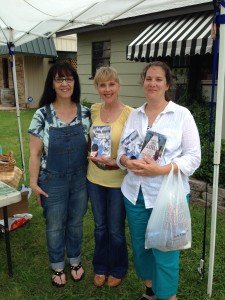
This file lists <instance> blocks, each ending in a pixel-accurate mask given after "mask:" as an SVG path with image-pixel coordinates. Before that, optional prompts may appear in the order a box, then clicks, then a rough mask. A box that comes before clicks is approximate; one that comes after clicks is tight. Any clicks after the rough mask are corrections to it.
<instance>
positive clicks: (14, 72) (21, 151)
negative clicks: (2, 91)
mask: <svg viewBox="0 0 225 300" xmlns="http://www.w3.org/2000/svg"><path fill="white" fill-rule="evenodd" d="M12 58H13V66H12V72H13V85H14V91H15V99H16V114H17V122H18V131H19V141H20V153H21V160H22V170H23V179H24V181H26V170H25V160H24V153H23V138H22V131H21V124H20V107H19V96H18V87H17V77H16V61H15V55H14V54H13V55H12Z"/></svg>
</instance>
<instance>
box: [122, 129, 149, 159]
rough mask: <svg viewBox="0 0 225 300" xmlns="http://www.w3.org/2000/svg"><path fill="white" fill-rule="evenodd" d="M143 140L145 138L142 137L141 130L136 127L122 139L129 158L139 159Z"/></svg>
mask: <svg viewBox="0 0 225 300" xmlns="http://www.w3.org/2000/svg"><path fill="white" fill-rule="evenodd" d="M143 142H144V140H143V138H142V137H141V135H140V133H139V131H138V130H137V129H135V130H134V131H132V132H131V133H130V134H129V135H128V136H126V137H125V138H124V139H123V140H122V141H121V144H122V145H123V147H124V149H125V151H126V155H127V156H128V157H129V158H131V159H138V158H139V155H140V152H141V149H142V145H143Z"/></svg>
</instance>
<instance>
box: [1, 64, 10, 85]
mask: <svg viewBox="0 0 225 300" xmlns="http://www.w3.org/2000/svg"><path fill="white" fill-rule="evenodd" d="M2 71H3V87H4V88H8V87H9V72H8V59H7V58H3V59H2Z"/></svg>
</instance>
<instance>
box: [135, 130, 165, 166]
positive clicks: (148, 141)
mask: <svg viewBox="0 0 225 300" xmlns="http://www.w3.org/2000/svg"><path fill="white" fill-rule="evenodd" d="M165 145H166V136H165V135H163V134H161V133H158V132H155V131H151V130H147V132H146V136H145V140H144V143H143V146H142V150H141V153H140V156H139V159H143V158H144V157H145V156H147V157H149V158H151V159H154V160H155V161H156V162H159V161H160V159H161V157H162V155H163V152H164V150H165Z"/></svg>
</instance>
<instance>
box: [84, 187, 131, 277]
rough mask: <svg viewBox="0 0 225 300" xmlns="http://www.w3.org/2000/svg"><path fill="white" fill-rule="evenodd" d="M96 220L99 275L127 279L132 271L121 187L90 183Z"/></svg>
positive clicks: (96, 250) (96, 260)
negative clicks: (130, 269) (127, 275)
mask: <svg viewBox="0 0 225 300" xmlns="http://www.w3.org/2000/svg"><path fill="white" fill-rule="evenodd" d="M87 188H88V193H89V195H90V200H91V206H92V211H93V215H94V221H95V232H94V234H95V250H94V257H93V266H94V272H95V274H99V275H112V276H113V277H116V278H123V277H124V276H125V274H126V272H127V269H128V254H127V245H126V237H125V218H126V213H125V207H124V201H123V195H122V193H121V189H120V188H110V187H104V186H101V185H98V184H94V183H92V182H90V181H88V182H87Z"/></svg>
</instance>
